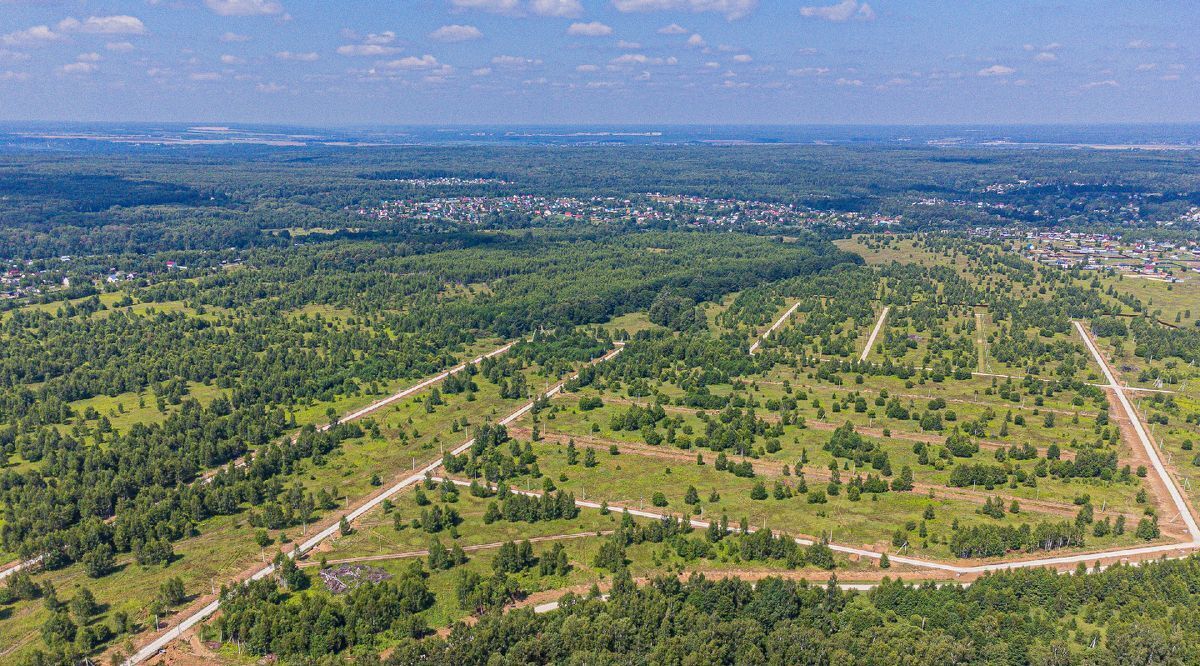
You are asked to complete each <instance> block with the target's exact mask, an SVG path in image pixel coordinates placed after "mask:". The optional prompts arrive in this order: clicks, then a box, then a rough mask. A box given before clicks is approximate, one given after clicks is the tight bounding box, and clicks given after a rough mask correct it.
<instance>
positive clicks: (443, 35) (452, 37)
mask: <svg viewBox="0 0 1200 666" xmlns="http://www.w3.org/2000/svg"><path fill="white" fill-rule="evenodd" d="M481 37H483V33H482V32H480V30H479V28H476V27H475V26H473V25H458V24H454V25H444V26H442V27H440V28H438V29H437V30H434V31H433V32H431V33H429V38H430V39H433V40H437V41H439V42H467V41H470V40H472V39H479V38H481Z"/></svg>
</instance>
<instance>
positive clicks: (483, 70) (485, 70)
mask: <svg viewBox="0 0 1200 666" xmlns="http://www.w3.org/2000/svg"><path fill="white" fill-rule="evenodd" d="M491 73H492V68H491V67H476V68H475V69H473V70H471V76H487V75H489V74H491Z"/></svg>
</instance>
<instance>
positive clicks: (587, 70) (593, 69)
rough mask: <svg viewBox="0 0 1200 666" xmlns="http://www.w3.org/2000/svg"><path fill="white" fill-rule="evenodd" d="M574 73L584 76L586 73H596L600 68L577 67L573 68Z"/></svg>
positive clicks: (592, 66)
mask: <svg viewBox="0 0 1200 666" xmlns="http://www.w3.org/2000/svg"><path fill="white" fill-rule="evenodd" d="M575 71H577V72H581V73H585V74H586V73H588V72H598V71H600V67H598V66H596V65H578V66H576V67H575Z"/></svg>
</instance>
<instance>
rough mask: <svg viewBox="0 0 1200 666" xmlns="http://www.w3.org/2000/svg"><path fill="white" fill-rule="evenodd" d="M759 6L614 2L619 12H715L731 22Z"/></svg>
mask: <svg viewBox="0 0 1200 666" xmlns="http://www.w3.org/2000/svg"><path fill="white" fill-rule="evenodd" d="M757 6H758V0H613V7H615V8H616V9H617V11H619V12H659V11H675V10H686V11H693V12H715V13H718V14H724V15H725V18H727V19H730V20H733V19H737V18H741V17H743V16H745V15H747V14H749V13H750V12H751V11H753V10H754V8H755V7H757Z"/></svg>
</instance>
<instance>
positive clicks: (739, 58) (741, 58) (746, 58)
mask: <svg viewBox="0 0 1200 666" xmlns="http://www.w3.org/2000/svg"><path fill="white" fill-rule="evenodd" d="M733 61H734V62H740V63H743V64H745V63H748V62H754V57H753V56H751V55H749V54H747V53H739V54H737V55H735V56H733Z"/></svg>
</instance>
